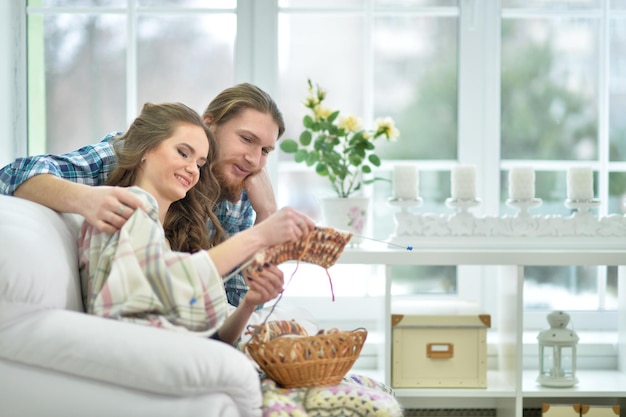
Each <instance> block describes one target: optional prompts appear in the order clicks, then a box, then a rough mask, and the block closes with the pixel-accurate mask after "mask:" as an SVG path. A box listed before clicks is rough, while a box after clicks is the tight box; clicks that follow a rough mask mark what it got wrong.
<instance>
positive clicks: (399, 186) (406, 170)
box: [393, 165, 419, 200]
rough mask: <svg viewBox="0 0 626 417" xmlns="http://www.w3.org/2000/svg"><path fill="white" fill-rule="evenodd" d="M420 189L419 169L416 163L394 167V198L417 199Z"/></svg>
mask: <svg viewBox="0 0 626 417" xmlns="http://www.w3.org/2000/svg"><path fill="white" fill-rule="evenodd" d="M418 189H419V171H418V170H417V166H415V165H396V166H394V167H393V198H394V199H399V200H415V199H417V196H418Z"/></svg>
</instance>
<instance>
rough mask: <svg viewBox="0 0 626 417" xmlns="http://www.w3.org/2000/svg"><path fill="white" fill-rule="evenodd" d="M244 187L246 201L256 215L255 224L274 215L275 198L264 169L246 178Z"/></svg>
mask: <svg viewBox="0 0 626 417" xmlns="http://www.w3.org/2000/svg"><path fill="white" fill-rule="evenodd" d="M245 185H246V192H247V193H248V199H249V200H250V203H251V204H252V208H253V209H254V211H255V213H256V220H255V224H257V223H260V222H262V221H263V220H265V219H267V218H268V217H269V216H271V215H272V214H274V213H276V210H277V204H276V196H275V195H274V188H273V187H272V182H271V181H270V177H269V175H268V173H267V170H266V169H263V170H261V171H260V172H258V173H257V174H255V175H252V176H250V177H248V178H246V184H245Z"/></svg>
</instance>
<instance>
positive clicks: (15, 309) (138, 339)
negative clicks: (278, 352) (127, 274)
mask: <svg viewBox="0 0 626 417" xmlns="http://www.w3.org/2000/svg"><path fill="white" fill-rule="evenodd" d="M78 228H79V220H78V217H77V216H73V215H59V214H58V213H56V212H54V211H52V210H49V209H47V208H45V207H43V206H40V205H38V204H34V203H32V202H29V201H26V200H22V199H19V198H16V197H7V196H3V195H0V416H6V417H22V416H23V417H37V416H46V417H57V416H59V417H74V416H77V417H78V416H80V417H83V416H89V417H100V416H102V417H112V416H113V417H125V416H129V417H130V416H132V417H141V416H150V417H159V416H167V417H171V416H177V417H183V416H212V417H215V416H259V415H261V400H262V398H261V389H260V384H259V378H258V375H257V372H256V371H255V369H254V367H253V365H252V363H251V362H250V361H249V360H248V358H247V357H246V356H244V355H243V354H242V353H241V352H240V351H238V350H236V349H234V348H232V347H230V346H228V345H226V344H224V343H220V342H216V341H213V340H206V339H200V338H196V337H193V336H189V335H185V334H178V333H174V332H169V331H164V330H159V329H154V328H147V327H142V326H137V325H132V324H128V323H123V322H118V321H114V320H108V319H102V318H98V317H95V316H89V315H86V314H84V312H83V309H82V303H81V297H80V285H79V278H78V272H77V255H76V236H77V232H78Z"/></svg>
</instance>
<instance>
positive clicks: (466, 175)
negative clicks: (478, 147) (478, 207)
mask: <svg viewBox="0 0 626 417" xmlns="http://www.w3.org/2000/svg"><path fill="white" fill-rule="evenodd" d="M450 188H451V189H452V198H454V199H456V200H475V199H476V167H475V166H474V165H458V166H455V167H454V168H452V175H451V176H450Z"/></svg>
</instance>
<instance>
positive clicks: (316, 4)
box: [257, 0, 365, 29]
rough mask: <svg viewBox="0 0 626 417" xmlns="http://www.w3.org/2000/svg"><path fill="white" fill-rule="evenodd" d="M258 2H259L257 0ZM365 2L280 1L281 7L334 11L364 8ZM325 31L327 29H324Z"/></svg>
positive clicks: (354, 0) (340, 0) (344, 0)
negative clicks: (333, 9)
mask: <svg viewBox="0 0 626 417" xmlns="http://www.w3.org/2000/svg"><path fill="white" fill-rule="evenodd" d="M257 1H258V0H257ZM364 4H365V0H279V1H278V6H279V7H284V8H287V7H290V8H314V9H328V8H330V9H332V8H343V7H358V8H362V7H363V5H364ZM324 29H327V28H326V27H324Z"/></svg>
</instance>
